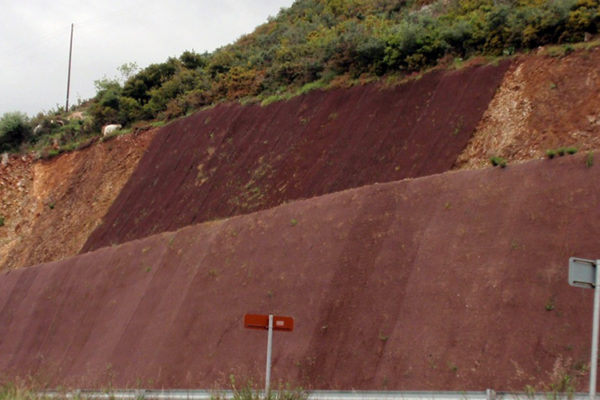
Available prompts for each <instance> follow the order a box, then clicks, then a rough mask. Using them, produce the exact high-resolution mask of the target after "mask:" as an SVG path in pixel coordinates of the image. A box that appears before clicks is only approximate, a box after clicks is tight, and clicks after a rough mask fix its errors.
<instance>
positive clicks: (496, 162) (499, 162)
mask: <svg viewBox="0 0 600 400" xmlns="http://www.w3.org/2000/svg"><path fill="white" fill-rule="evenodd" d="M490 162H491V163H492V165H493V166H494V167H500V168H505V167H506V160H505V159H504V158H502V157H498V156H494V157H491V158H490Z"/></svg>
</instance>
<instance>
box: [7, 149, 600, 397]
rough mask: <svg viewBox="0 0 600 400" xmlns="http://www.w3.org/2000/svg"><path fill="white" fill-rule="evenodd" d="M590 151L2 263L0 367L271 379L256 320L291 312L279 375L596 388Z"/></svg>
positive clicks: (173, 378)
mask: <svg viewBox="0 0 600 400" xmlns="http://www.w3.org/2000/svg"><path fill="white" fill-rule="evenodd" d="M596 156H598V155H596ZM584 158H585V156H584V155H577V156H573V157H565V158H561V159H555V160H538V161H532V162H529V163H526V164H521V165H518V166H509V167H508V168H506V169H492V168H489V169H484V170H474V171H460V172H455V173H447V174H442V175H434V176H430V177H425V178H419V179H414V180H404V181H400V182H393V183H386V184H380V185H372V186H367V187H362V188H358V189H352V190H348V191H343V192H339V193H335V194H330V195H325V196H321V197H317V198H314V199H310V200H303V201H296V202H291V203H289V204H285V205H282V206H279V207H275V208H272V209H269V210H265V211H260V212H257V213H253V214H249V215H244V216H238V217H234V218H230V219H225V220H221V221H217V222H207V223H203V224H199V225H193V226H190V227H186V228H184V229H181V230H179V231H177V232H175V233H163V234H159V235H155V236H151V237H148V238H146V239H143V240H136V241H132V242H128V243H126V244H123V245H120V246H112V247H107V248H103V249H100V250H98V251H95V252H91V253H87V254H84V255H81V256H77V257H74V258H70V259H67V260H64V261H61V262H54V263H49V264H44V265H40V266H36V267H31V268H26V269H21V270H15V271H11V272H7V273H3V274H1V275H0V330H1V331H0V354H1V355H2V357H0V374H1V375H2V376H4V377H7V378H9V379H14V377H16V376H21V377H27V376H32V377H33V379H35V380H37V381H38V382H42V383H48V384H51V385H58V384H60V385H73V386H77V387H90V386H91V387H98V388H103V387H107V386H108V385H109V384H110V385H112V386H113V387H125V386H129V387H134V386H142V387H155V388H161V387H168V388H177V387H185V388H211V387H214V386H225V385H226V383H227V381H228V377H229V375H230V374H234V375H235V376H236V377H237V378H238V382H239V381H240V380H243V379H245V378H254V381H255V382H260V380H261V379H262V376H263V373H264V359H265V358H264V357H265V356H264V354H265V344H266V335H265V333H264V332H260V331H250V330H244V329H243V328H242V319H243V315H244V314H245V313H248V312H253V313H269V312H273V313H276V314H281V315H291V316H293V317H294V318H295V321H296V329H295V331H294V332H292V333H277V334H276V335H275V339H274V353H273V362H274V364H273V378H274V379H275V380H281V381H284V382H289V383H292V384H294V383H299V384H302V385H304V386H305V387H308V388H322V389H327V388H341V389H351V388H356V389H406V390H409V389H436V390H453V389H455V390H471V389H472V390H481V389H484V388H488V387H491V388H495V389H497V390H523V389H524V388H525V385H532V386H534V387H536V388H538V389H542V388H548V387H549V385H550V384H551V383H560V382H565V379H566V376H567V375H568V376H571V377H575V382H576V384H577V385H578V387H579V388H583V387H584V385H585V381H584V379H585V378H584V377H583V376H584V375H585V374H586V368H585V367H586V361H587V359H588V354H589V342H590V341H589V335H590V329H591V328H590V325H591V318H590V317H591V306H592V293H591V291H588V290H583V289H576V288H572V287H570V286H569V285H568V284H567V266H566V264H567V259H568V257H569V256H579V257H584V258H596V257H598V255H599V254H600V245H599V244H598V240H597V238H598V235H599V234H600V227H599V225H598V224H597V223H596V222H597V221H598V219H599V218H600V187H598V185H593V184H590V183H591V182H598V179H600V167H599V166H598V165H594V166H592V167H586V165H585V162H584ZM567 382H568V380H567Z"/></svg>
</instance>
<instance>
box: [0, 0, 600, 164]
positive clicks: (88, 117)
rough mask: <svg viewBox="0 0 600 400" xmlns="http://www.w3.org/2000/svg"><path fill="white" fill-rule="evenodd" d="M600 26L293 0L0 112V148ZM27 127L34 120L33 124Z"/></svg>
mask: <svg viewBox="0 0 600 400" xmlns="http://www.w3.org/2000/svg"><path fill="white" fill-rule="evenodd" d="M599 28H600V2H599V0H435V1H430V0H297V1H296V2H295V3H294V4H293V5H292V6H291V7H289V8H287V9H282V10H281V11H280V12H279V14H278V15H277V16H276V17H274V18H271V19H269V21H268V22H266V23H265V24H263V25H261V26H259V27H258V28H256V29H255V31H254V32H253V33H251V34H248V35H245V36H243V37H241V38H240V39H238V40H237V41H236V42H235V43H233V44H231V45H227V46H225V47H222V48H220V49H217V50H216V51H214V52H212V53H203V54H198V53H196V52H194V51H185V52H184V53H183V54H181V56H180V57H178V58H169V59H168V60H167V61H165V62H163V63H159V64H152V65H150V66H148V67H146V68H143V69H141V70H138V68H137V66H136V65H135V63H130V64H125V65H123V66H122V67H121V68H120V71H121V74H122V78H123V79H117V78H103V79H101V80H98V81H96V88H97V93H96V96H95V97H94V98H92V99H90V100H89V101H87V102H85V103H83V104H80V105H78V106H77V107H76V109H79V110H81V111H83V113H82V114H83V115H81V116H80V118H77V119H71V120H68V119H67V118H66V115H65V113H64V110H62V109H60V108H59V109H57V110H54V111H51V112H48V113H46V114H44V113H40V114H38V115H37V116H36V117H34V118H32V119H29V118H27V116H26V115H24V114H22V113H18V112H16V113H9V114H5V115H4V116H3V117H2V119H1V120H0V151H18V150H21V151H26V150H30V149H32V148H34V149H38V150H39V149H46V151H47V150H48V147H49V146H53V147H54V148H53V149H52V150H51V153H50V155H52V154H53V153H52V151H53V152H55V153H56V152H58V151H61V150H70V149H72V148H74V147H76V146H77V145H79V143H80V142H81V141H83V140H84V139H86V138H89V137H90V136H97V135H98V134H99V132H100V128H101V126H102V125H104V124H106V123H120V124H122V125H124V126H126V127H133V128H136V127H139V126H142V125H144V124H145V123H144V122H142V121H152V120H159V121H166V120H170V119H173V118H177V117H180V116H183V115H187V114H189V113H190V112H192V111H194V110H197V109H199V108H201V107H205V106H210V105H212V104H215V103H218V102H223V101H244V100H249V101H250V100H258V101H262V102H264V103H268V102H271V101H275V100H278V99H282V98H285V97H287V96H290V95H293V94H299V93H304V92H306V91H309V90H312V89H315V88H323V87H329V86H336V85H338V86H339V85H342V84H346V83H352V82H353V81H358V80H360V81H364V80H370V79H378V78H379V77H382V76H384V75H394V76H396V75H404V74H411V73H414V72H417V71H421V70H424V69H426V68H430V67H432V66H435V65H437V64H439V63H445V64H448V63H452V62H453V61H459V62H460V61H461V60H463V59H466V58H469V57H472V56H478V55H483V56H509V55H512V54H514V53H515V52H519V51H526V50H528V49H532V48H535V47H538V46H541V45H546V44H564V45H565V50H566V51H569V50H570V49H572V48H570V45H569V44H570V43H575V42H580V41H582V40H584V38H585V36H586V34H591V35H593V34H596V33H597V32H598V30H599ZM34 127H37V129H35V132H34V129H33V128H34Z"/></svg>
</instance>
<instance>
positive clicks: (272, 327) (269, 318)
mask: <svg viewBox="0 0 600 400" xmlns="http://www.w3.org/2000/svg"><path fill="white" fill-rule="evenodd" d="M244 327H245V328H250V329H261V330H264V329H266V330H268V332H269V333H268V336H267V371H266V374H265V397H268V396H269V390H270V384H271V347H272V344H273V331H287V332H291V331H293V330H294V319H293V318H292V317H282V316H279V315H273V314H269V315H261V314H246V315H244Z"/></svg>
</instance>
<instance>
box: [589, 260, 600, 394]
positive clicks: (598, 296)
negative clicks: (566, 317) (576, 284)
mask: <svg viewBox="0 0 600 400" xmlns="http://www.w3.org/2000/svg"><path fill="white" fill-rule="evenodd" d="M598 268H600V260H596V269H595V273H596V285H595V287H594V320H593V326H592V361H591V364H590V400H595V398H596V374H597V369H598V323H599V322H600V315H599V312H600V273H598Z"/></svg>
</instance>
